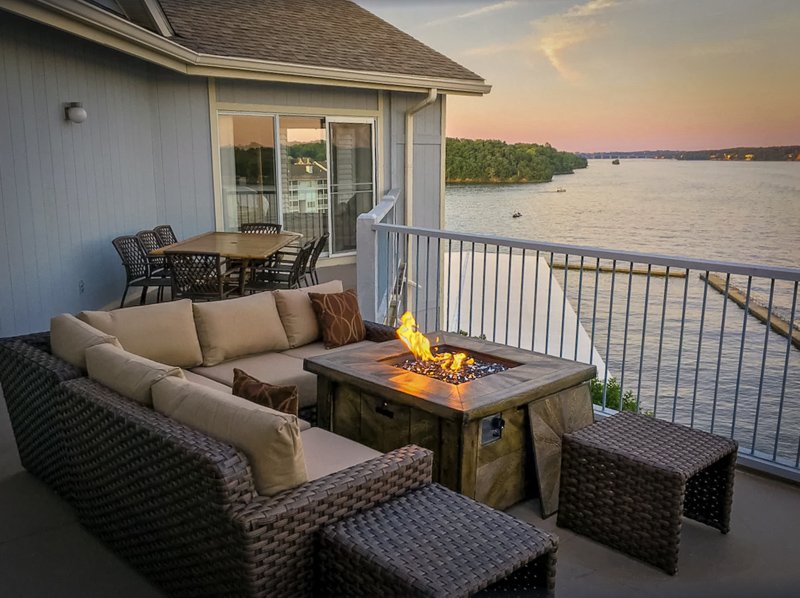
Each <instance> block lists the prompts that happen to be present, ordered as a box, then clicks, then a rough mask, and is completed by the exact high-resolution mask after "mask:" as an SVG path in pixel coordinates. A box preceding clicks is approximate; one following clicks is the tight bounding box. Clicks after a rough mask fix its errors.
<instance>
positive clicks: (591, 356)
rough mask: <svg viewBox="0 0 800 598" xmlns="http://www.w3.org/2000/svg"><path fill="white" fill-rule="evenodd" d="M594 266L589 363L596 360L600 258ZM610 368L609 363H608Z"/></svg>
mask: <svg viewBox="0 0 800 598" xmlns="http://www.w3.org/2000/svg"><path fill="white" fill-rule="evenodd" d="M594 266H595V268H594V305H592V338H590V339H589V364H590V365H591V364H592V362H593V361H594V327H595V324H596V323H597V291H598V287H599V286H600V258H597V261H596V262H595V265H594ZM606 369H608V364H606Z"/></svg>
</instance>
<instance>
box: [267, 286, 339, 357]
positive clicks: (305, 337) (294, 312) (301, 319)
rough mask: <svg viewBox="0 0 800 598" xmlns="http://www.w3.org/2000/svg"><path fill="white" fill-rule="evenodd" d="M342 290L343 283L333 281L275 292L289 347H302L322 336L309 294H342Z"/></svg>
mask: <svg viewBox="0 0 800 598" xmlns="http://www.w3.org/2000/svg"><path fill="white" fill-rule="evenodd" d="M342 290H343V288H342V281H341V280H332V281H331V282H325V283H322V284H318V285H316V286H313V287H305V288H303V289H294V290H291V291H275V293H274V295H275V303H276V304H277V305H278V313H279V314H280V315H281V322H283V327H284V329H285V330H286V336H287V337H288V338H289V346H291V347H292V348H295V347H301V346H303V345H307V344H308V343H313V342H314V341H317V340H319V339H320V337H321V335H322V332H321V331H320V328H319V324H318V323H317V316H316V314H315V313H314V308H313V307H311V300H310V299H309V298H308V294H309V293H341V292H342Z"/></svg>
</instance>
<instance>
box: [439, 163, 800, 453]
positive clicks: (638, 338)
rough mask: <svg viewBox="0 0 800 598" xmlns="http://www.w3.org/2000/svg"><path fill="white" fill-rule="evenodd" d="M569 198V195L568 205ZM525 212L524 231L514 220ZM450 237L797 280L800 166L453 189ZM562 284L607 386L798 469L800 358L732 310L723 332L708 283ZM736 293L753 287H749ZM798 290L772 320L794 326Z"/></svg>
mask: <svg viewBox="0 0 800 598" xmlns="http://www.w3.org/2000/svg"><path fill="white" fill-rule="evenodd" d="M558 187H564V188H565V189H566V190H567V191H566V193H557V192H556V189H557V188H558ZM516 211H519V212H521V213H522V217H520V218H512V214H513V213H514V212H516ZM445 228H448V229H451V230H459V231H468V232H481V233H490V234H497V235H501V236H506V237H517V238H522V239H533V240H538V241H550V242H557V243H567V244H573V245H584V246H594V247H603V248H615V249H621V250H624V251H638V252H649V253H660V254H670V255H683V256H687V257H690V258H698V259H712V260H720V261H732V262H744V263H753V264H765V265H769V266H789V267H800V164H794V163H720V162H676V161H662V160H659V161H655V160H629V161H622V164H621V165H620V166H612V165H611V163H610V161H590V165H589V168H588V169H586V170H584V171H578V173H577V174H575V175H571V176H562V177H556V179H555V180H554V181H553V182H552V183H548V184H543V185H519V186H510V185H508V186H506V185H503V186H466V185H458V186H448V188H447V199H446V226H445ZM545 257H547V258H549V254H548V255H546V256H545ZM557 257H562V260H563V256H557ZM572 260H573V261H575V262H577V261H579V258H574V257H573V258H572ZM553 278H554V279H555V280H556V281H558V283H559V285H560V286H561V287H562V288H566V295H567V297H568V299H569V302H570V304H571V306H572V307H573V308H574V309H575V311H578V308H579V307H580V312H579V313H580V320H581V322H582V324H583V326H584V328H585V329H586V330H587V331H588V332H589V334H590V336H592V337H593V338H594V346H595V349H596V350H597V351H598V353H599V354H600V356H601V357H602V358H603V359H604V361H605V362H606V363H607V364H608V368H609V372H610V373H611V374H613V375H615V376H616V377H617V378H618V379H620V380H621V381H622V383H623V385H624V388H625V389H626V390H631V391H633V393H634V394H635V395H637V396H638V397H639V399H640V401H641V403H642V406H643V407H644V408H645V409H648V410H656V412H657V414H658V416H659V417H665V418H667V419H671V418H673V417H674V419H675V420H676V421H679V422H683V423H692V419H693V418H694V425H695V426H697V427H701V428H704V429H708V430H710V429H712V428H713V430H714V431H716V432H719V433H723V434H730V433H731V431H733V433H734V437H735V438H737V439H738V440H739V441H740V443H741V445H742V446H744V447H752V446H753V439H754V438H755V449H756V450H757V451H759V452H763V453H766V454H767V455H769V456H771V455H772V453H773V451H774V450H775V449H776V447H777V453H778V456H779V457H781V458H782V459H783V460H786V461H787V462H790V463H792V464H794V463H795V460H796V458H797V456H798V450H800V351H798V350H797V349H794V348H790V345H789V344H788V343H787V339H786V338H784V337H781V336H779V335H777V334H775V333H773V332H772V331H768V330H767V328H766V327H765V326H764V325H763V324H762V323H761V322H759V321H758V320H756V319H755V318H753V317H750V316H746V315H745V312H744V310H742V309H740V308H739V307H738V306H736V305H735V304H734V303H732V302H730V301H728V302H727V307H726V308H725V309H724V312H725V314H724V316H725V322H724V326H723V307H724V306H725V305H726V301H725V300H724V299H723V297H722V295H720V294H719V293H717V292H716V291H714V290H713V289H708V290H707V289H706V285H705V284H704V283H703V281H702V280H700V279H699V277H698V272H692V273H691V274H690V276H689V277H688V278H677V279H676V278H672V279H665V278H651V279H650V286H649V290H648V289H647V279H646V278H645V277H642V276H632V277H631V276H629V275H628V274H617V275H615V276H612V275H611V274H609V273H600V274H597V275H596V274H595V273H594V272H585V273H584V274H583V275H580V274H579V273H578V272H576V271H569V272H567V271H563V270H556V271H554V272H553ZM731 280H732V284H736V285H737V286H739V287H741V288H742V289H745V288H746V286H747V279H746V278H744V277H738V276H733V277H732V279H731ZM612 283H613V284H614V294H613V296H614V304H613V307H612V308H611V309H609V308H610V297H611V292H610V289H611V285H612ZM595 285H597V302H596V303H595V302H594V296H595ZM526 286H527V285H526ZM665 286H666V288H665ZM579 289H580V293H581V301H580V304H579V302H578V293H579ZM792 289H793V285H792V284H789V283H785V282H781V281H778V282H777V283H776V286H775V290H774V301H773V303H774V310H775V311H776V312H778V313H781V314H782V315H784V316H785V317H787V319H788V315H789V311H790V308H791V300H792ZM629 290H630V293H629ZM769 290H770V289H769V281H768V280H764V279H754V280H753V289H752V292H753V298H754V300H757V301H759V302H761V303H763V304H764V305H766V304H767V302H768V298H769ZM524 292H533V291H532V289H527V288H526V289H524ZM539 292H546V290H544V291H542V290H540V291H539ZM646 296H647V302H646V303H645V297H646ZM629 297H630V298H629ZM684 297H685V301H684ZM704 301H705V304H706V309H705V316H704V317H702V314H703V309H702V306H703V303H704ZM684 304H685V307H684ZM662 305H666V308H664V309H662ZM609 312H610V314H609ZM645 313H646V317H645ZM684 313H685V318H684V317H683V314H684ZM510 315H511V314H510ZM609 315H610V321H609ZM511 316H512V317H513V315H511ZM701 325H702V335H701ZM743 330H744V331H746V334H744V335H743V334H742V332H743ZM609 331H611V332H610V341H609ZM701 339H702V340H701ZM743 339H744V341H743ZM497 340H498V341H501V342H502V341H503V339H502V338H501V337H498V339H497ZM510 340H513V339H510ZM787 355H788V358H787ZM623 356H624V359H623ZM740 361H741V368H740V367H739V363H740ZM787 361H788V364H789V365H788V370H786V375H785V377H784V371H785V370H784V364H785V363H787ZM623 364H624V365H623ZM762 370H763V374H762ZM781 404H783V409H782V417H781V421H780V422H779V421H778V413H779V412H780V411H781V409H780V406H781ZM757 411H758V416H759V417H758V426H757V428H756V426H755V422H756V412H757ZM778 429H780V433H779V435H778V436H777V444H776V432H777V431H778Z"/></svg>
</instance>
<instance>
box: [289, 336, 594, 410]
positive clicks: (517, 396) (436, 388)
mask: <svg viewBox="0 0 800 598" xmlns="http://www.w3.org/2000/svg"><path fill="white" fill-rule="evenodd" d="M426 336H427V337H428V338H429V339H430V340H431V344H434V339H436V338H437V337H438V338H439V339H440V340H441V341H442V342H441V343H440V344H446V345H449V346H451V347H455V348H457V349H461V350H465V351H469V352H473V353H478V354H483V355H482V357H483V358H484V359H485V358H487V357H489V358H492V357H494V358H499V360H502V361H505V362H511V363H512V364H515V365H513V366H512V367H511V368H510V369H508V370H506V371H504V372H500V373H497V374H493V375H491V376H485V377H483V378H479V379H477V380H473V381H471V382H465V383H463V384H459V385H457V386H456V385H453V384H449V383H447V382H443V381H441V380H435V379H433V378H428V377H427V376H422V375H420V374H415V373H413V372H409V371H406V370H403V369H400V368H397V367H395V366H394V365H393V362H394V361H395V360H396V359H397V358H399V357H401V356H405V355H409V354H408V349H406V347H405V345H403V344H402V342H401V341H399V340H396V341H387V342H385V343H373V344H369V345H366V346H363V347H359V348H356V349H350V350H343V351H337V352H335V353H334V352H327V353H326V354H324V355H319V356H316V357H307V358H306V359H305V360H304V362H303V367H304V369H305V370H307V371H309V372H313V373H315V374H317V375H318V376H324V377H326V378H328V379H329V380H333V381H336V382H340V383H346V384H350V385H352V386H355V387H356V388H358V389H360V390H362V391H364V392H366V393H368V394H372V395H374V396H380V397H384V398H387V399H391V400H394V401H396V402H398V403H401V404H405V405H409V406H411V407H414V408H417V409H422V410H423V411H428V412H430V413H434V414H435V415H438V416H439V417H445V418H449V419H461V420H464V421H469V420H473V419H478V418H481V417H484V416H486V415H489V414H491V413H497V412H499V411H503V410H505V409H509V408H511V407H518V406H520V405H522V404H526V403H529V402H530V401H531V400H534V399H537V398H543V397H546V396H549V395H552V394H554V393H556V392H560V391H562V390H565V389H567V388H571V387H573V386H577V385H578V384H582V383H584V382H587V381H588V380H591V379H592V378H594V377H595V376H596V375H597V368H596V367H595V366H593V365H587V364H584V363H579V362H576V361H572V360H569V359H561V358H559V357H551V356H549V355H543V354H542V353H534V352H533V351H526V350H524V349H517V348H516V347H509V346H506V345H501V344H497V343H491V342H488V341H483V340H479V339H475V338H468V337H464V336H461V335H459V334H453V333H449V332H436V333H432V334H428V335H426Z"/></svg>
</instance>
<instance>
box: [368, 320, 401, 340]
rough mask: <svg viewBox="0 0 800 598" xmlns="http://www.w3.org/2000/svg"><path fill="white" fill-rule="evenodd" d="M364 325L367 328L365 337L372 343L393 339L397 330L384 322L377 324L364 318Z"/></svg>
mask: <svg viewBox="0 0 800 598" xmlns="http://www.w3.org/2000/svg"><path fill="white" fill-rule="evenodd" d="M364 327H365V328H366V329H367V336H366V339H367V340H368V341H372V342H374V343H383V342H386V341H393V340H395V339H396V338H397V330H395V329H394V328H392V327H391V326H387V325H386V324H378V323H377V322H370V321H368V320H364Z"/></svg>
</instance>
